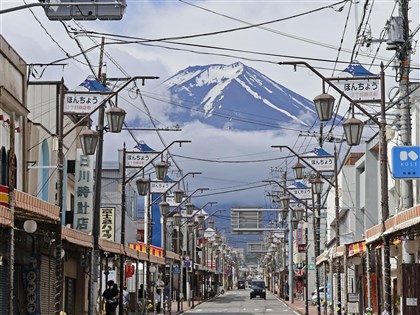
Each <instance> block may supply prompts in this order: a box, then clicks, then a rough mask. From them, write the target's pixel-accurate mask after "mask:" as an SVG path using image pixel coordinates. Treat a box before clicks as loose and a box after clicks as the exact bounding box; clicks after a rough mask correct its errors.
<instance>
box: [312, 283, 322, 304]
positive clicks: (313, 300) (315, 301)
mask: <svg viewBox="0 0 420 315" xmlns="http://www.w3.org/2000/svg"><path fill="white" fill-rule="evenodd" d="M319 299H320V302H321V305H322V304H323V303H325V292H324V287H320V288H319ZM317 300H318V297H317V293H316V289H315V290H313V291H312V297H311V303H312V305H316V304H317Z"/></svg>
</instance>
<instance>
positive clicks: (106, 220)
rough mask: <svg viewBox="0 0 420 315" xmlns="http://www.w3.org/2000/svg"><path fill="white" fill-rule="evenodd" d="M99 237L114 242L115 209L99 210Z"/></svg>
mask: <svg viewBox="0 0 420 315" xmlns="http://www.w3.org/2000/svg"><path fill="white" fill-rule="evenodd" d="M100 216H101V220H100V225H99V226H100V229H101V230H100V237H101V238H102V239H105V240H108V241H113V242H114V241H115V208H100Z"/></svg>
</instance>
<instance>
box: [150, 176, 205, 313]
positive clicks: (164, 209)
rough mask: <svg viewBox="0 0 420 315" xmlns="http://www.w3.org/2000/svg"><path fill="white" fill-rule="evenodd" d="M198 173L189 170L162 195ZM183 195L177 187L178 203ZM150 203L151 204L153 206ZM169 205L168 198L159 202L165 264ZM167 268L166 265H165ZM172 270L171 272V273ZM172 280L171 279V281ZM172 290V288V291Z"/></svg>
mask: <svg viewBox="0 0 420 315" xmlns="http://www.w3.org/2000/svg"><path fill="white" fill-rule="evenodd" d="M197 174H201V172H189V173H187V174H185V175H184V176H183V177H182V178H181V179H179V180H178V181H177V182H175V183H173V185H172V186H171V187H170V188H169V189H168V190H166V191H165V192H163V193H162V194H161V196H166V193H167V192H168V191H169V190H170V189H172V187H174V186H175V185H176V184H178V183H180V182H181V181H182V180H183V179H184V178H185V177H187V176H188V175H193V176H194V175H197ZM183 195H184V191H183V190H181V189H179V188H178V189H176V190H175V191H174V199H175V202H176V203H179V204H180V203H182V198H183ZM157 200H160V196H159V197H158V198H156V199H155V200H154V201H153V202H152V204H153V203H154V202H156V201H157ZM152 204H151V205H152ZM151 205H150V206H151ZM187 206H188V204H187ZM169 207H170V205H169V203H168V202H166V200H163V201H162V202H160V203H159V208H160V215H161V220H162V226H163V228H162V232H163V233H162V234H163V235H162V248H163V257H164V259H165V266H166V247H167V241H166V232H167V230H166V228H167V227H166V221H167V216H168V213H169ZM171 267H172V265H171ZM165 268H166V267H165ZM171 272H172V270H171ZM171 272H170V273H171ZM170 282H171V281H170ZM170 287H172V285H171V286H170ZM171 291H172V290H170V292H171ZM171 300H172V299H171V296H168V301H169V305H168V309H169V314H170V313H171ZM163 311H164V314H165V312H166V310H165V309H164V310H163Z"/></svg>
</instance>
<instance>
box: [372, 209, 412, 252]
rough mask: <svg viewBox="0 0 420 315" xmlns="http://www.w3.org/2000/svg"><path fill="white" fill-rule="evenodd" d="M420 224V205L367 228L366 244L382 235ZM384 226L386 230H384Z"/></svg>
mask: <svg viewBox="0 0 420 315" xmlns="http://www.w3.org/2000/svg"><path fill="white" fill-rule="evenodd" d="M419 224H420V205H417V206H414V207H412V208H410V209H407V210H404V211H401V212H400V213H397V214H396V215H394V216H392V217H390V218H389V219H387V220H386V221H385V224H377V225H375V226H374V227H372V228H370V229H368V230H366V233H365V236H366V244H371V243H374V242H376V241H378V240H379V239H380V238H381V236H382V235H392V234H394V233H399V232H401V231H403V230H405V229H408V228H411V227H414V226H416V225H419ZM384 226H385V227H384ZM383 227H384V228H385V231H383Z"/></svg>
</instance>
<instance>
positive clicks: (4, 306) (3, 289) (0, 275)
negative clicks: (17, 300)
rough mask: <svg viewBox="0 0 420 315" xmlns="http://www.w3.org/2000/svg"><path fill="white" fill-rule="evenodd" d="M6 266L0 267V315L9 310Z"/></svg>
mask: <svg viewBox="0 0 420 315" xmlns="http://www.w3.org/2000/svg"><path fill="white" fill-rule="evenodd" d="M8 266H9V265H8V264H4V263H3V264H2V265H1V266H0V283H2V285H1V286H0V314H7V313H8V310H9V297H10V294H9V279H8V274H9V272H8V270H7V269H8V268H9V267H8Z"/></svg>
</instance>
